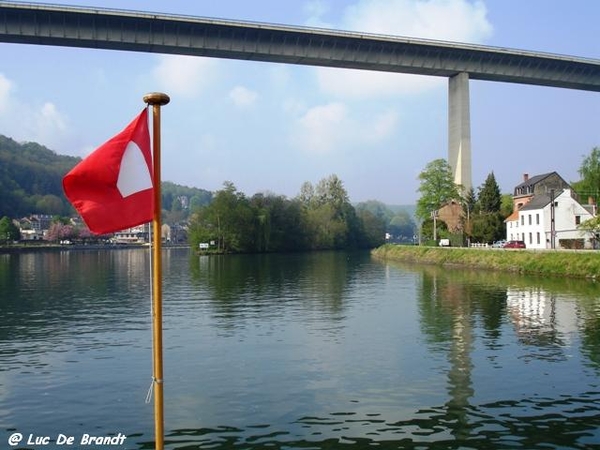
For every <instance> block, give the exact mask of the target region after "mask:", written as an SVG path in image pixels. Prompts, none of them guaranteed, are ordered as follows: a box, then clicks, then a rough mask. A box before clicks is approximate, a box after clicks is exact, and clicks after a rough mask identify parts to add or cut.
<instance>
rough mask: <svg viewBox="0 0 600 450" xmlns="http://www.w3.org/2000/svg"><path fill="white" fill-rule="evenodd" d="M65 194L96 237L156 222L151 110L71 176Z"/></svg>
mask: <svg viewBox="0 0 600 450" xmlns="http://www.w3.org/2000/svg"><path fill="white" fill-rule="evenodd" d="M63 189H64V191H65V195H66V196H67V198H68V199H69V201H70V202H71V203H72V204H73V206H74V207H75V209H76V210H77V212H79V214H80V215H81V217H82V219H83V220H84V221H85V223H86V225H87V226H88V228H89V229H90V231H91V232H92V233H95V234H107V233H113V232H115V231H119V230H123V229H125V228H130V227H134V226H137V225H141V224H143V223H146V222H150V221H152V218H153V214H154V189H153V182H152V154H151V151H150V133H149V131H148V110H147V108H144V110H143V111H142V112H141V113H140V114H139V115H138V116H137V117H136V118H135V119H134V120H133V121H132V122H131V123H130V124H129V125H128V126H127V127H126V128H125V129H124V130H123V131H121V132H120V133H119V134H117V135H116V136H114V137H113V138H112V139H110V140H108V141H107V142H105V143H104V144H102V145H101V146H100V147H98V148H97V149H96V150H95V151H94V152H93V153H91V154H90V155H89V156H88V157H87V158H85V159H84V160H83V161H81V162H80V163H79V164H77V165H76V166H75V167H74V168H73V169H72V170H71V171H70V172H69V173H67V174H66V175H65V177H64V178H63Z"/></svg>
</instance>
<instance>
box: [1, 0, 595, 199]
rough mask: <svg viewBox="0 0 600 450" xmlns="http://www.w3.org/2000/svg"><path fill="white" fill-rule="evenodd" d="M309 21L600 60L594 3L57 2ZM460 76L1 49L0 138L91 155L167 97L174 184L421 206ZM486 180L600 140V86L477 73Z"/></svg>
mask: <svg viewBox="0 0 600 450" xmlns="http://www.w3.org/2000/svg"><path fill="white" fill-rule="evenodd" d="M51 3H53V4H75V5H80V6H103V7H109V8H120V9H133V10H140V9H141V8H143V10H144V11H153V12H163V13H174V14H186V15H193V16H203V17H216V18H224V19H239V20H251V21H258V22H270V23H280V24H291V25H309V26H318V27H326V28H335V29H342V30H354V31H365V32H371V33H383V34H392V35H399V36H414V37H420V38H429V39H441V40H447V41H457V42H468V43H477V44H485V45H491V46H498V47H505V48H513V49H522V50H535V51H543V52H549V53H557V54H563V55H572V56H579V57H585V58H594V59H599V58H600V41H599V40H598V18H600V1H595V0H568V1H567V0H552V1H549V0H527V1H524V0H487V1H470V0H313V1H311V0H307V1H294V0H293V1H281V0H253V1H247V0H219V1H215V0H210V1H205V0H197V1H182V0H171V1H168V2H167V1H157V0H146V1H144V2H139V1H137V2H135V1H131V0H118V1H113V0H109V1H100V0H98V1H87V0H76V1H73V2H70V1H60V0H53V1H52V2H51ZM447 90H448V85H447V79H445V78H434V77H421V76H409V75H402V74H381V73H373V72H364V71H351V70H341V69H324V68H316V67H305V66H292V65H285V64H272V63H259V62H248V61H232V60H224V59H210V58H192V57H180V56H167V55H157V54H145V53H133V52H119V51H112V50H111V51H108V50H93V49H74V48H62V47H42V46H33V45H16V44H0V134H4V135H6V136H9V137H12V138H13V139H15V140H17V141H35V142H39V143H41V144H43V145H45V146H47V147H48V148H50V149H52V150H54V151H55V152H57V153H59V154H68V155H75V156H82V157H83V156H86V155H87V154H89V152H91V151H92V150H93V149H94V148H95V147H97V146H98V145H100V144H102V143H103V142H104V141H106V140H107V139H108V138H110V137H112V135H114V134H116V133H117V132H119V131H121V129H122V128H123V127H125V125H127V124H128V123H129V121H130V120H132V119H133V117H134V116H135V115H136V114H138V113H139V111H140V110H141V109H142V108H143V107H144V103H143V101H142V97H143V96H144V94H146V93H148V92H153V91H162V92H165V93H167V94H168V95H169V96H170V97H171V103H170V104H169V105H167V106H166V107H165V108H164V109H163V115H162V118H163V129H162V145H163V147H162V177H163V180H168V181H173V182H175V183H179V184H184V185H187V186H195V187H199V188H203V189H207V190H213V191H214V190H218V189H220V188H221V187H222V185H223V182H224V181H226V180H229V181H232V182H233V183H234V184H235V185H236V187H237V188H238V189H239V190H240V191H242V192H244V193H246V194H248V195H253V194H255V193H257V192H265V191H270V192H273V193H276V194H282V195H286V196H288V197H294V196H295V195H297V194H298V192H299V191H300V186H301V184H302V183H303V182H304V181H310V182H312V183H317V182H318V181H319V180H320V179H322V178H324V177H326V176H328V175H330V174H333V173H335V174H337V175H338V177H339V178H340V179H341V180H342V181H343V182H344V185H345V187H346V189H347V191H348V193H349V195H350V199H351V200H352V201H353V202H359V201H365V200H370V199H376V200H381V201H384V202H386V203H388V204H407V203H414V202H415V201H416V199H417V198H418V193H417V192H416V190H417V188H418V185H419V183H418V180H417V176H418V174H419V173H420V172H421V171H422V170H423V168H424V167H425V165H426V164H427V163H428V162H430V161H432V160H434V159H436V158H446V157H447ZM470 95H471V137H472V152H473V163H472V167H473V184H474V186H475V187H478V186H480V185H481V184H482V183H483V181H484V179H485V178H486V176H487V175H488V174H489V173H490V172H492V171H493V172H494V174H495V176H496V179H497V181H498V184H499V185H500V189H501V191H502V192H503V193H508V192H511V191H512V188H513V187H514V186H515V185H516V184H519V183H520V182H521V181H522V175H523V173H529V174H530V175H531V176H533V175H536V174H540V173H546V172H551V171H557V172H558V173H559V174H560V175H562V176H563V178H565V179H566V180H567V181H576V180H577V179H579V177H578V173H577V170H578V168H579V166H580V164H581V161H582V159H583V157H584V156H585V155H587V154H589V153H590V151H591V149H592V148H593V147H594V146H600V93H593V92H582V91H573V90H567V89H558V88H546V87H536V86H525V85H517V84H508V83H492V82H485V81H471V82H470Z"/></svg>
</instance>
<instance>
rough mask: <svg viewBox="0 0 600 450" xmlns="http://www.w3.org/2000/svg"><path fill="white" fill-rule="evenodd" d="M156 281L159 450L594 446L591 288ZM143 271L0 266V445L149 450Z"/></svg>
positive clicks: (86, 255) (479, 277) (116, 263)
mask: <svg viewBox="0 0 600 450" xmlns="http://www.w3.org/2000/svg"><path fill="white" fill-rule="evenodd" d="M163 269H164V287H163V296H164V307H163V313H164V358H165V361H164V362H165V388H164V389H165V429H166V444H167V445H166V446H167V448H169V449H175V448H178V449H183V448H185V449H195V448H197V449H204V448H206V449H208V448H210V449H263V448H265V449H266V448H269V449H271V448H275V449H288V448H302V449H334V448H335V449H337V448H353V449H354V448H356V449H359V448H360V449H363V448H366V447H377V448H383V449H392V448H394V449H395V448H408V449H453V448H456V449H458V448H474V449H479V448H481V449H484V448H494V449H495V448H507V449H508V448H510V449H513V448H517V449H518V448H522V449H533V448H557V449H558V448H561V449H562V448H564V449H567V448H592V447H593V446H594V445H600V431H599V430H600V406H599V405H600V386H599V383H600V382H599V378H598V375H599V372H600V350H599V348H600V347H599V340H600V332H599V330H600V295H599V294H600V289H599V287H598V285H596V284H594V283H592V282H587V281H581V280H577V281H573V280H571V281H569V280H548V279H536V278H528V277H518V276H515V275H510V276H507V275H501V274H494V273H487V272H473V271H460V270H452V271H448V270H441V269H437V268H433V267H417V266H407V265H401V264H388V263H385V262H381V261H377V260H373V259H371V258H370V256H369V255H368V254H365V253H336V252H324V253H311V254H290V255H239V256H216V257H215V256H211V257H209V256H195V255H190V253H189V251H188V250H182V249H178V250H176V249H173V250H166V251H165V254H164V256H163ZM148 273H149V260H148V254H147V252H145V251H143V250H117V251H71V252H49V253H24V254H15V255H0V314H1V317H2V321H1V324H0V362H1V364H0V393H1V394H0V425H1V429H2V430H3V434H2V435H0V439H1V445H2V448H4V447H7V446H5V444H6V443H7V441H8V439H9V437H10V436H11V435H12V434H14V433H21V434H23V435H24V436H25V437H27V436H28V435H29V434H30V433H33V434H35V435H38V436H50V437H51V438H52V442H50V444H49V445H46V446H40V445H37V446H36V445H26V444H23V443H22V444H21V445H20V446H18V447H15V448H34V449H42V448H44V449H47V448H67V447H65V446H59V445H57V444H56V442H55V440H54V439H55V437H56V436H57V435H58V434H59V433H62V434H65V435H70V436H75V437H76V438H77V439H78V438H79V437H80V436H82V435H83V434H84V433H87V434H96V435H98V436H116V435H118V433H123V434H125V435H126V436H127V438H126V439H125V442H124V443H123V445H119V446H113V447H109V448H127V449H129V448H131V449H139V448H153V439H154V436H153V434H154V431H153V429H154V428H153V408H152V405H151V404H145V402H144V400H145V397H146V393H147V390H148V387H149V386H150V380H151V373H152V367H151V364H152V362H151V345H152V344H151V330H150V322H151V318H150V290H149V275H148ZM7 448H8V447H7ZM105 448H106V447H105Z"/></svg>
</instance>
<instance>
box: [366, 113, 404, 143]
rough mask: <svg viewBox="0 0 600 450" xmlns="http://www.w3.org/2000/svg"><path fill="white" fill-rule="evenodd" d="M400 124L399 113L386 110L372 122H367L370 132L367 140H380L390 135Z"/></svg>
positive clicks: (367, 134)
mask: <svg viewBox="0 0 600 450" xmlns="http://www.w3.org/2000/svg"><path fill="white" fill-rule="evenodd" d="M397 126H398V113H397V112H396V111H393V110H388V111H385V112H384V113H382V114H380V115H378V116H376V117H375V118H374V119H373V121H372V122H371V123H368V124H367V128H368V132H367V133H365V135H364V136H365V140H366V141H371V142H380V141H382V140H385V139H387V138H388V137H390V136H391V135H392V134H393V133H394V131H395V130H396V128H397Z"/></svg>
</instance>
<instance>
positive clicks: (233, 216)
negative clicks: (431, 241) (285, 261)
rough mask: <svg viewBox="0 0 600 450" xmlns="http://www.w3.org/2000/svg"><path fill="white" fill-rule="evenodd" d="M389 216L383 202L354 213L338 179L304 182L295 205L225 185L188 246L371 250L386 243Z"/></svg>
mask: <svg viewBox="0 0 600 450" xmlns="http://www.w3.org/2000/svg"><path fill="white" fill-rule="evenodd" d="M390 216H393V213H392V214H390V211H389V210H388V209H387V208H386V207H385V205H383V204H381V203H379V202H374V201H371V202H366V203H362V204H359V205H357V206H356V208H355V207H354V206H353V205H352V204H351V203H350V200H349V198H348V193H347V192H346V189H345V188H344V185H343V183H342V181H341V180H340V179H339V178H338V177H337V176H336V175H331V176H329V177H327V178H324V179H322V180H321V181H319V183H318V184H317V185H313V184H311V183H310V182H305V183H304V184H303V185H302V187H301V189H300V193H299V194H298V195H297V196H296V197H295V198H293V199H288V198H286V197H284V196H280V195H275V194H263V193H261V194H255V195H254V196H252V197H247V196H246V195H245V194H244V193H242V192H240V191H238V190H237V189H236V187H235V186H234V184H233V183H231V182H225V183H224V186H223V189H221V190H220V191H217V192H216V193H215V194H214V196H213V200H212V202H211V203H210V204H209V205H206V206H204V207H202V208H200V209H199V210H198V211H197V212H195V213H194V214H193V215H192V217H191V220H190V229H189V240H190V243H191V244H192V245H193V246H195V247H197V246H198V244H200V243H205V244H209V246H210V247H209V248H210V249H212V250H214V251H218V252H225V253H226V252H275V251H295V250H324V249H347V248H371V247H376V246H378V245H381V244H382V243H383V242H384V240H385V234H386V230H387V227H388V224H389V222H390ZM411 233H412V230H411Z"/></svg>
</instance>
